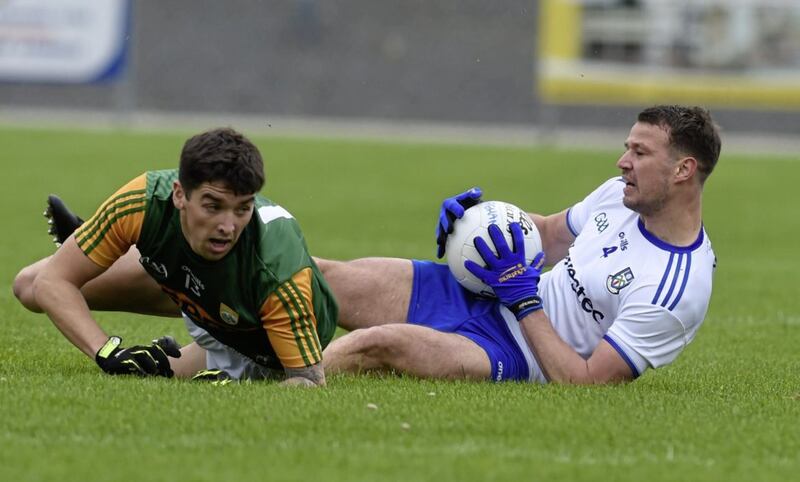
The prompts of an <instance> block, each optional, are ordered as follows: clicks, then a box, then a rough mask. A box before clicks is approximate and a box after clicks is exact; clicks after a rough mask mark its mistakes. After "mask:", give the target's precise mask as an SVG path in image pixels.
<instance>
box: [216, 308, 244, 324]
mask: <svg viewBox="0 0 800 482" xmlns="http://www.w3.org/2000/svg"><path fill="white" fill-rule="evenodd" d="M219 317H220V318H222V321H224V322H225V323H227V324H229V325H235V324H236V323H239V313H237V312H236V311H234V309H233V308H231V307H230V306H228V305H226V304H225V303H220V304H219Z"/></svg>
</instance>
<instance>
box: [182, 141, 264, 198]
mask: <svg viewBox="0 0 800 482" xmlns="http://www.w3.org/2000/svg"><path fill="white" fill-rule="evenodd" d="M178 179H179V180H180V182H181V186H182V187H183V189H184V191H185V192H186V195H187V197H188V196H189V194H190V193H191V192H192V191H193V190H194V189H195V188H197V187H199V186H200V185H201V184H203V183H204V182H221V183H223V184H225V186H226V187H227V188H228V189H230V190H232V191H233V192H234V193H235V194H236V195H237V196H240V195H243V194H254V193H257V192H259V191H260V190H261V188H262V187H263V186H264V161H263V160H262V159H261V153H260V152H258V148H257V147H256V146H255V145H253V143H252V142H250V141H249V140H248V139H247V138H246V137H245V136H243V135H242V134H240V133H239V132H236V131H235V130H233V129H231V128H219V129H213V130H210V131H206V132H201V133H200V134H197V135H196V136H193V137H191V138H189V139H188V140H187V141H186V143H185V144H184V145H183V150H182V151H181V161H180V166H179V169H178Z"/></svg>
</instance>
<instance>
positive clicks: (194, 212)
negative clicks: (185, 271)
mask: <svg viewBox="0 0 800 482" xmlns="http://www.w3.org/2000/svg"><path fill="white" fill-rule="evenodd" d="M172 200H173V203H174V204H175V207H176V208H177V209H179V210H180V217H181V229H182V231H183V236H184V237H185V238H186V240H187V241H188V242H189V246H190V247H191V248H192V251H194V252H195V253H197V254H198V255H200V256H201V257H203V258H204V259H207V260H209V261H216V260H219V259H222V258H223V257H224V256H225V255H226V254H228V252H229V251H230V250H231V249H232V248H233V245H234V244H236V242H237V241H238V240H239V236H241V234H242V231H243V230H244V228H245V226H247V223H249V222H250V218H252V217H253V205H254V203H255V195H254V194H246V195H236V194H235V193H234V192H233V191H231V190H230V189H228V187H227V186H226V185H224V184H221V183H217V182H205V183H203V184H201V185H200V186H198V187H197V188H196V189H195V190H194V191H192V192H191V194H190V195H189V197H188V198H187V195H186V191H184V190H183V188H182V186H181V185H180V183H179V182H178V181H176V182H175V184H174V186H173V192H172Z"/></svg>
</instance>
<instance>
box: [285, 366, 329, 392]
mask: <svg viewBox="0 0 800 482" xmlns="http://www.w3.org/2000/svg"><path fill="white" fill-rule="evenodd" d="M284 370H285V371H286V380H284V382H283V384H284V385H290V386H298V385H299V386H320V387H324V386H325V372H324V371H323V369H322V364H320V363H317V364H316V365H311V366H310V367H302V368H284Z"/></svg>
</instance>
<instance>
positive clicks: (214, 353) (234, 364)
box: [181, 313, 284, 380]
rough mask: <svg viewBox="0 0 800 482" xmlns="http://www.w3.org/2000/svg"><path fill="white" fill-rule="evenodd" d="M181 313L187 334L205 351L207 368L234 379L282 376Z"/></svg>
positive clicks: (276, 377)
mask: <svg viewBox="0 0 800 482" xmlns="http://www.w3.org/2000/svg"><path fill="white" fill-rule="evenodd" d="M181 314H182V315H183V322H184V323H185V324H186V329H187V330H189V334H190V335H191V336H192V338H194V341H195V342H196V343H197V344H198V345H199V346H200V347H202V348H203V349H204V350H205V351H206V368H207V369H209V370H225V371H226V372H228V375H230V376H231V378H233V379H236V380H265V379H270V380H274V379H282V378H283V377H284V374H283V372H280V371H279V370H274V369H271V368H267V367H265V366H263V365H259V364H258V363H256V362H254V361H253V360H252V359H251V358H248V357H246V356H244V355H242V354H241V353H239V352H238V351H236V350H234V349H233V348H231V347H229V346H228V345H225V344H223V343H220V342H219V341H217V339H216V338H214V337H213V336H211V335H210V334H209V333H208V332H207V331H206V330H204V329H202V328H200V327H199V326H197V325H195V324H194V322H193V321H192V320H191V319H190V318H189V317H188V316H186V314H185V313H181Z"/></svg>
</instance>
